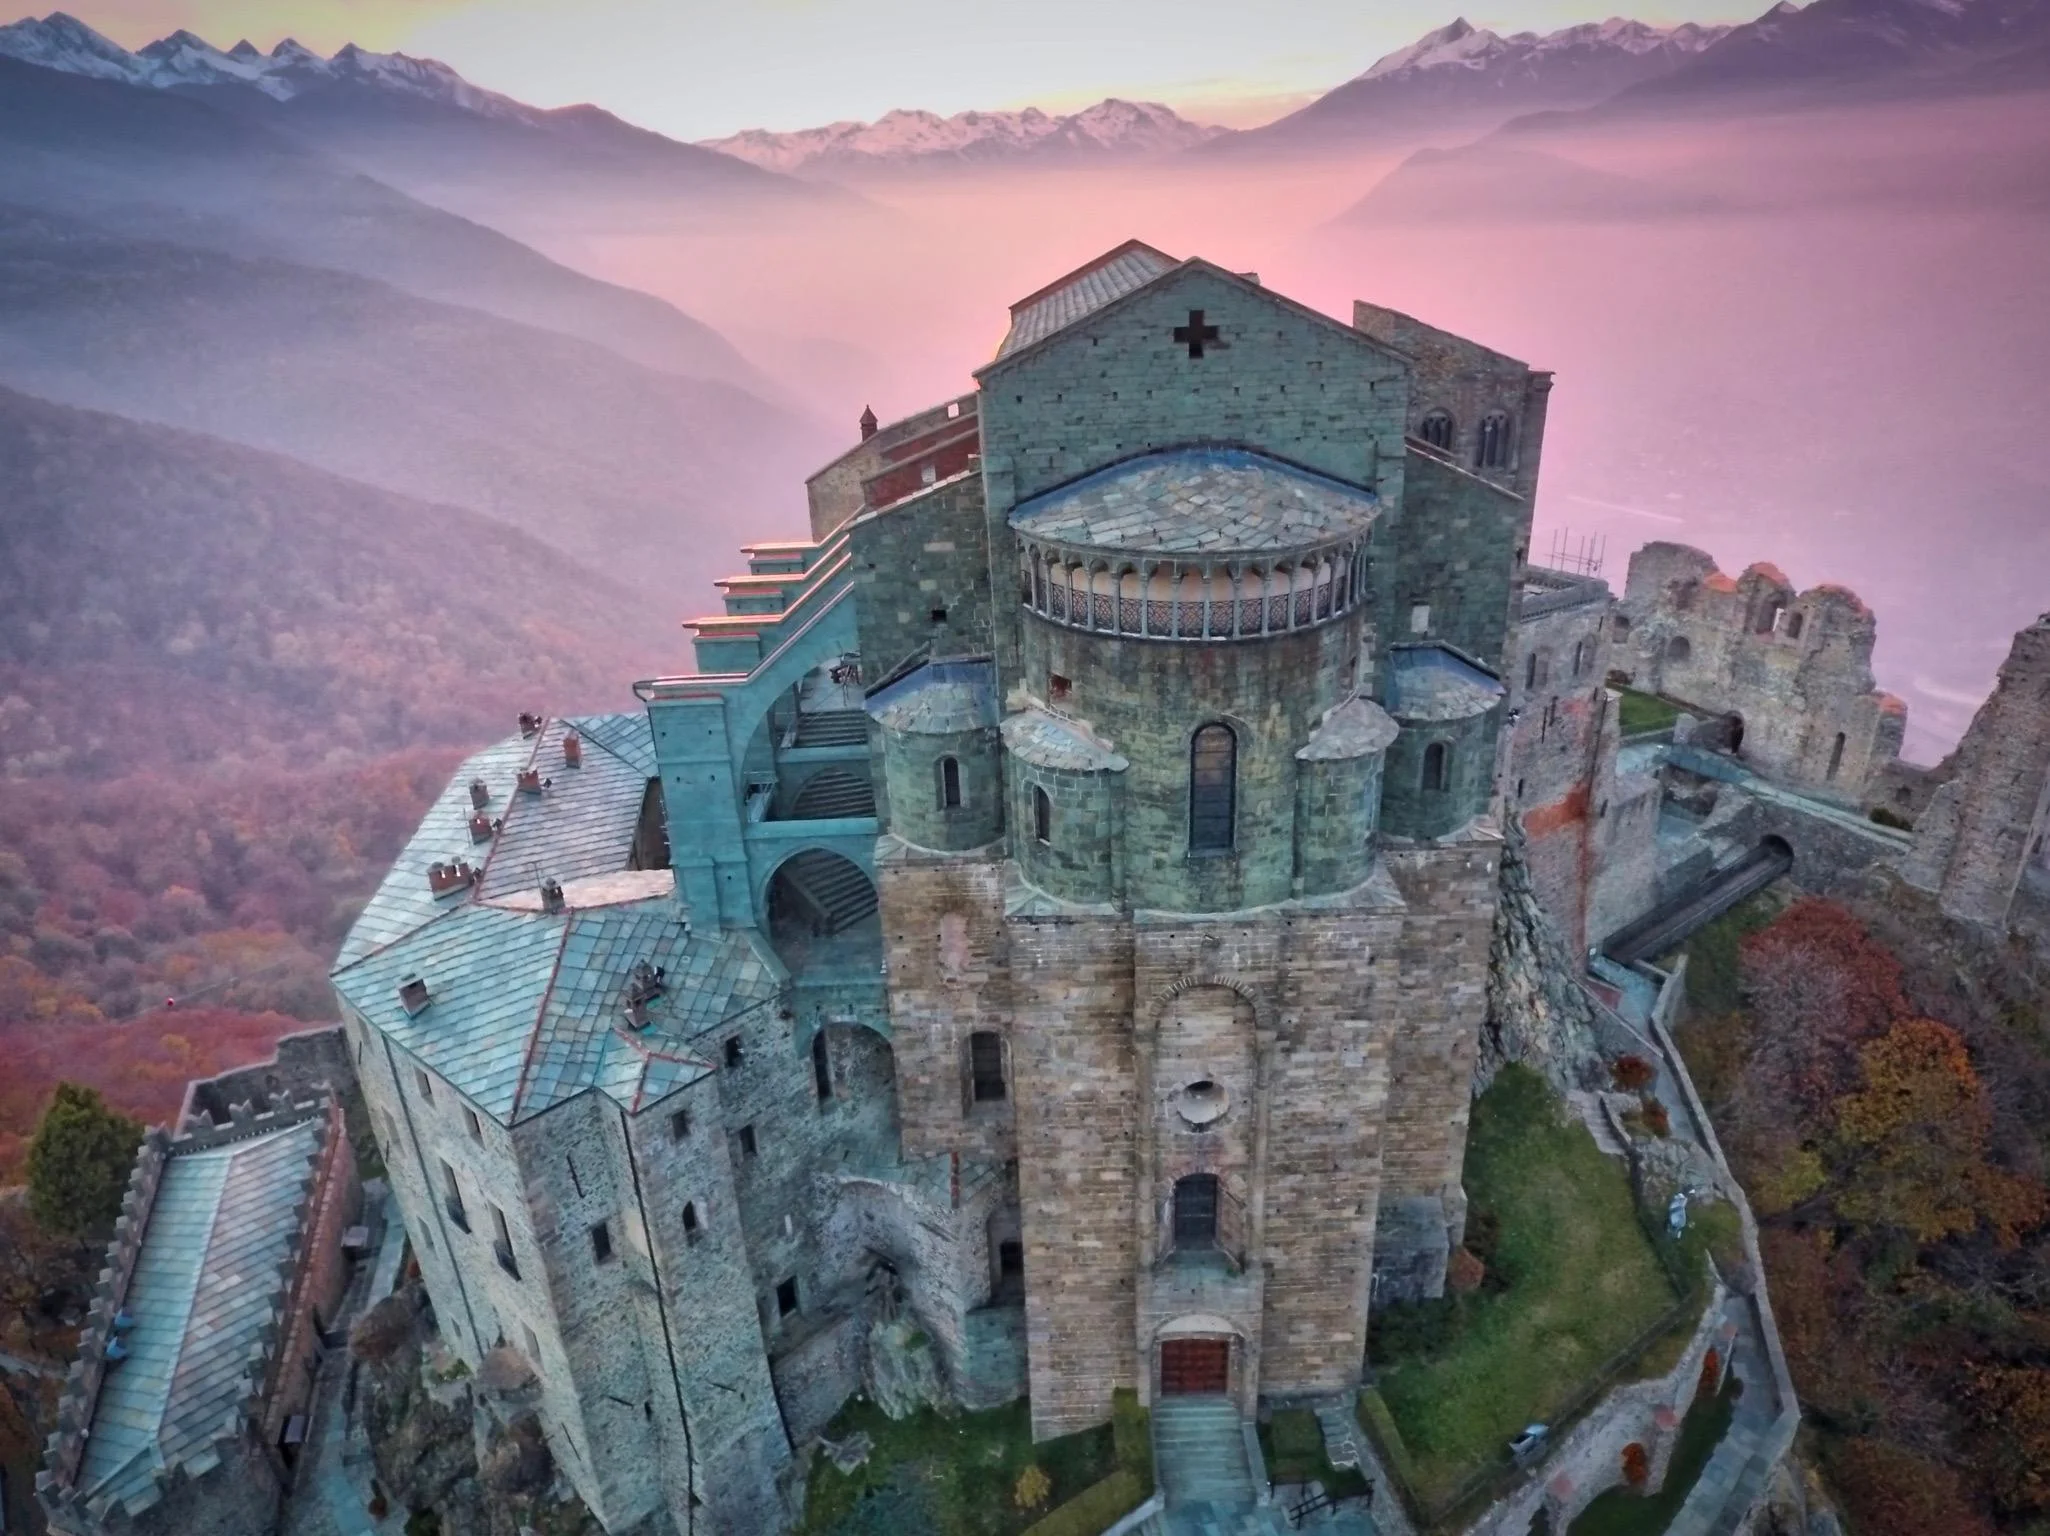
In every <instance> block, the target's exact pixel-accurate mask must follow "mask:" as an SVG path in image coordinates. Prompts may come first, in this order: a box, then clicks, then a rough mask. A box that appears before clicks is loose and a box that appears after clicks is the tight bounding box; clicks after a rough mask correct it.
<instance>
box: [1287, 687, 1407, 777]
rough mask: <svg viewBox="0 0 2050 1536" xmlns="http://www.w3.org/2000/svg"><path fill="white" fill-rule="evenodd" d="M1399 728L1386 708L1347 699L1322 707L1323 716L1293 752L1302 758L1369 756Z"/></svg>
mask: <svg viewBox="0 0 2050 1536" xmlns="http://www.w3.org/2000/svg"><path fill="white" fill-rule="evenodd" d="M1399 730H1400V728H1399V727H1398V726H1397V725H1396V723H1395V722H1394V721H1393V720H1391V719H1389V718H1388V712H1387V711H1386V710H1384V709H1383V708H1382V707H1381V706H1380V705H1378V704H1376V703H1375V702H1374V701H1373V700H1372V699H1361V698H1351V699H1347V700H1346V701H1345V702H1344V703H1343V704H1336V705H1333V706H1332V707H1331V708H1330V709H1327V710H1326V711H1324V718H1323V719H1322V720H1321V721H1319V722H1318V724H1317V729H1316V730H1314V731H1312V732H1311V733H1310V739H1309V741H1308V742H1307V743H1305V744H1304V746H1303V747H1302V748H1301V750H1299V751H1298V752H1297V753H1296V756H1297V757H1298V758H1300V759H1301V760H1303V761H1304V762H1330V761H1342V760H1344V759H1347V758H1355V757H1371V756H1372V755H1373V754H1374V753H1376V752H1385V751H1387V750H1388V744H1389V743H1390V742H1392V741H1394V740H1395V738H1396V736H1397V734H1398V733H1399Z"/></svg>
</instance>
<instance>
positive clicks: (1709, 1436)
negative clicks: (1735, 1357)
mask: <svg viewBox="0 0 2050 1536" xmlns="http://www.w3.org/2000/svg"><path fill="white" fill-rule="evenodd" d="M1743 1389H1744V1384H1743V1382H1741V1381H1739V1380H1738V1379H1737V1377H1736V1376H1735V1375H1734V1374H1732V1375H1729V1376H1727V1377H1725V1378H1724V1381H1723V1388H1722V1390H1721V1391H1720V1392H1718V1393H1716V1395H1715V1396H1714V1397H1712V1398H1699V1397H1697V1398H1696V1399H1695V1400H1694V1406H1693V1407H1691V1408H1689V1409H1688V1410H1687V1417H1686V1419H1685V1420H1684V1421H1683V1422H1682V1423H1681V1425H1680V1443H1679V1444H1678V1445H1677V1446H1675V1447H1674V1448H1673V1462H1672V1465H1671V1466H1669V1467H1668V1468H1666V1485H1665V1486H1664V1487H1663V1488H1661V1489H1660V1490H1659V1491H1658V1492H1657V1493H1653V1494H1644V1493H1639V1492H1637V1491H1636V1490H1635V1489H1633V1488H1627V1487H1622V1488H1611V1489H1610V1490H1609V1491H1608V1492H1607V1493H1603V1494H1600V1495H1598V1496H1597V1497H1596V1498H1595V1501H1594V1502H1593V1503H1592V1504H1590V1505H1588V1506H1587V1508H1586V1509H1584V1510H1582V1511H1581V1512H1580V1518H1579V1519H1578V1520H1575V1521H1574V1522H1573V1524H1572V1525H1571V1526H1569V1527H1567V1536H1660V1533H1661V1532H1663V1531H1664V1530H1665V1529H1666V1527H1668V1526H1669V1525H1671V1524H1672V1523H1673V1516H1675V1515H1677V1514H1678V1513H1679V1512H1680V1506H1681V1505H1682V1504H1685V1503H1686V1502H1687V1495H1688V1494H1689V1493H1690V1492H1692V1491H1693V1488H1694V1485H1695V1483H1697V1482H1699V1481H1700V1479H1701V1472H1702V1469H1703V1468H1704V1467H1706V1466H1707V1465H1708V1458H1709V1457H1711V1456H1713V1455H1714V1454H1715V1448H1716V1447H1717V1446H1718V1445H1720V1444H1722V1439H1723V1436H1724V1435H1725V1434H1727V1433H1728V1432H1729V1428H1730V1419H1731V1418H1732V1417H1733V1416H1734V1415H1735V1413H1736V1411H1737V1397H1738V1394H1739V1393H1741V1392H1742V1391H1743Z"/></svg>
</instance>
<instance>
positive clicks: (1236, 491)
mask: <svg viewBox="0 0 2050 1536" xmlns="http://www.w3.org/2000/svg"><path fill="white" fill-rule="evenodd" d="M1380 509H1381V503H1380V500H1379V498H1377V497H1376V496H1375V495H1374V493H1373V492H1372V491H1367V490H1362V489H1360V488H1359V487H1357V486H1352V485H1347V484H1345V483H1344V482H1343V481H1341V480H1333V479H1330V478H1328V477H1326V476H1324V475H1320V474H1317V473H1315V472H1314V471H1311V470H1307V469H1299V468H1297V467H1296V466H1295V465H1293V464H1284V463H1282V462H1281V461H1280V460H1278V459H1271V458H1268V457H1267V456H1266V455H1265V454H1260V453H1253V452H1250V451H1248V450H1246V449H1243V448H1170V449H1166V450H1165V451H1163V452H1160V453H1148V454H1142V455H1140V456H1139V457H1137V458H1132V459H1126V460H1124V461H1122V462H1121V463H1117V464H1112V465H1109V466H1107V467H1106V468H1103V469H1099V470H1097V471H1096V472H1095V473H1093V474H1089V475H1085V476H1083V477H1082V478H1081V479H1080V480H1075V481H1072V482H1070V483H1069V484H1067V485H1064V486H1060V487H1058V488H1057V489H1054V490H1051V491H1047V492H1045V493H1044V494H1042V495H1039V496H1035V497H1033V498H1031V499H1030V500H1029V501H1023V502H1020V503H1019V504H1018V507H1017V509H1016V510H1015V511H1013V512H1012V513H1011V519H1010V522H1011V526H1012V527H1013V528H1015V529H1017V530H1018V531H1019V532H1020V533H1023V534H1027V535H1029V536H1031V537H1033V538H1036V539H1044V540H1046V541H1047V542H1049V543H1055V544H1070V545H1081V546H1084V547H1087V548H1092V549H1123V550H1135V551H1136V550H1144V551H1147V552H1149V553H1154V554H1214V555H1220V556H1222V555H1231V554H1239V553H1259V552H1267V551H1273V550H1284V549H1304V548H1308V547H1310V546H1312V545H1316V544H1322V543H1325V542H1328V541H1330V540H1332V539H1338V538H1343V537H1346V536H1348V535H1357V534H1360V533H1363V532H1365V531H1366V529H1367V528H1368V527H1369V526H1370V525H1371V524H1372V523H1373V521H1374V518H1375V517H1376V516H1377V515H1378V514H1379V512H1380Z"/></svg>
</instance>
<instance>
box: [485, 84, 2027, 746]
mask: <svg viewBox="0 0 2050 1536" xmlns="http://www.w3.org/2000/svg"><path fill="white" fill-rule="evenodd" d="M1564 122H1566V123H1567V124H1568V125H1570V126H1568V127H1564V128H1560V127H1554V128H1552V129H1550V130H1548V131H1535V132H1534V131H1527V130H1526V131H1513V132H1506V133H1501V134H1497V135H1494V136H1492V137H1490V138H1488V139H1485V140H1483V141H1481V142H1480V143H1479V144H1478V145H1476V146H1474V147H1472V148H1468V149H1464V150H1461V151H1459V152H1457V153H1453V154H1449V155H1434V156H1427V157H1425V158H1423V159H1421V160H1417V161H1410V160H1409V159H1408V156H1409V153H1410V149H1411V146H1389V147H1387V148H1385V149H1384V150H1382V151H1381V152H1379V153H1375V154H1371V155H1361V156H1358V157H1355V158H1351V159H1335V160H1324V161H1295V162H1280V163H1277V162H1271V161H1270V162H1262V163H1252V164H1247V163H1240V162H1239V161H1238V160H1237V159H1235V158H1233V157H1230V156H1203V155H1193V156H1187V157H1183V158H1182V159H1180V160H1178V161H1175V162H1171V163H1168V164H1166V165H1160V164H1155V165H1152V166H1149V167H1145V168H1143V169H1137V170H1134V169H1123V170H1117V169H1073V170H1065V171H1059V172H1045V171H1042V172H1033V173H1021V172H1015V171H1014V172H1010V173H981V174H973V175H971V174H955V175H951V176H934V175H925V176H920V177H908V178H905V179H902V180H898V181H885V182H868V183H864V184H863V185H862V187H861V188H860V191H861V193H862V195H863V197H864V198H865V199H866V200H867V203H866V205H865V206H862V207H858V208H855V209H853V210H851V211H843V212H834V213H831V214H829V215H801V216H792V217H789V218H786V219H784V220H783V221H782V222H781V223H780V224H773V225H770V224H761V223H757V224H754V225H751V226H749V227H746V228H733V227H728V228H726V229H724V230H721V231H718V232H712V233H708V232H707V231H706V230H705V229H704V228H703V227H702V223H701V221H700V227H698V228H694V229H686V228H683V227H682V223H681V220H677V221H674V224H673V225H672V221H671V220H669V219H668V218H667V217H666V216H665V213H664V211H663V210H662V209H660V208H637V209H633V210H631V211H628V212H620V213H617V214H616V215H615V216H613V217H610V218H607V219H603V220H600V221H597V222H594V221H593V220H592V218H591V217H590V210H589V208H588V206H586V207H583V208H580V209H577V210H574V211H571V210H566V209H551V208H549V207H546V206H534V205H528V206H525V207H522V208H520V209H515V210H504V211H501V212H500V213H499V215H498V217H497V219H496V222H500V223H502V224H503V225H505V226H506V227H507V228H508V229H509V231H510V232H511V233H513V234H515V235H517V236H519V237H520V238H522V239H526V240H529V241H530V242H532V243H534V244H537V245H539V246H541V247H542V248H543V249H544V250H546V251H547V252H548V253H549V254H551V255H553V256H555V257H557V258H558V259H560V260H563V261H565V262H568V263H570V264H572V265H575V266H579V267H581V268H583V269H584V270H586V271H589V272H592V273H594V274H596V275H599V276H603V277H606V278H610V279H613V280H615V281H619V282H623V283H628V284H631V285H634V286H637V287H641V288H645V289H647V290H649V291H651V292H654V293H657V294H660V295H662V296H663V297H665V298H669V299H671V300H672V301H674V302H675V303H677V304H678V305H680V306H681V307H683V308H685V309H686V310H688V311H689V312H690V313H692V314H694V315H696V316H698V317H700V318H702V319H704V320H706V321H708V322H710V323H711V324H713V325H714V326H717V327H718V328H719V329H720V330H722V331H723V332H725V333H726V334H727V335H728V336H730V337H731V338H732V339H733V340H734V341H735V342H737V343H738V344H739V345H740V346H741V347H742V348H743V349H744V350H746V351H748V352H749V353H750V355H751V356H752V357H753V358H754V359H755V360H756V361H757V362H758V363H760V364H761V365H762V366H763V367H764V368H765V369H767V370H768V371H769V372H771V373H772V374H774V375H775V376H776V377H777V378H778V379H779V380H780V381H781V382H782V383H783V384H784V385H785V386H786V387H787V388H788V389H790V390H791V392H792V393H793V394H794V395H795V396H796V397H797V398H799V399H800V400H801V401H802V402H803V403H804V404H806V405H808V406H810V407H811V408H813V409H814V410H816V411H818V412H820V413H822V414H823V415H825V416H826V417H827V418H828V419H829V420H831V421H833V422H835V423H844V424H845V425H846V427H847V430H848V432H849V435H850V440H851V434H852V428H853V422H854V418H855V417H856V415H857V414H858V413H859V412H860V410H861V408H862V406H863V405H864V404H872V405H873V406H874V407H875V409H876V411H877V412H878V413H879V414H880V415H882V416H883V417H884V419H885V420H887V419H889V418H890V417H891V416H892V415H893V414H897V413H902V412H905V411H909V410H912V409H916V408H918V407H920V406H923V405H926V404H929V403H931V402H933V401H935V400H937V399H940V398H943V397H944V396H946V395H947V394H948V393H950V392H956V391H960V390H964V389H966V388H969V387H971V380H970V377H969V375H970V372H971V370H972V369H973V368H974V367H976V366H978V365H979V364H980V363H982V362H983V361H986V360H987V359H988V358H989V357H990V355H991V354H992V352H993V351H994V349H995V346H996V344H997V341H998V339H999V338H1000V337H1001V335H1002V334H1003V330H1004V326H1005V323H1006V307H1007V305H1008V304H1009V303H1010V302H1011V301H1013V300H1015V299H1017V298H1018V297H1020V296H1022V295H1023V294H1025V293H1028V292H1030V291H1031V290H1033V289H1035V288H1037V287H1039V286H1041V285H1042V284H1044V283H1045V282H1047V281H1048V280H1049V279H1051V278H1052V277H1055V276H1057V275H1059V274H1060V273H1061V272H1063V271H1065V270H1067V269H1069V268H1071V267H1073V266H1075V265H1077V264H1079V263H1081V262H1083V261H1085V260H1087V259H1088V258H1089V257H1091V256H1093V255H1095V254H1096V253H1098V252H1099V251H1101V250H1103V249H1104V248H1106V247H1108V246H1110V245H1112V244H1114V243H1116V242H1117V241H1119V240H1122V239H1125V238H1127V237H1129V236H1133V235H1137V236H1140V237H1142V238H1144V239H1147V240H1149V241H1151V242H1153V243H1154V244H1157V245H1159V246H1161V247H1162V248H1163V249H1165V250H1168V251H1169V252H1171V253H1174V254H1176V255H1188V254H1198V253H1200V254H1202V255H1204V256H1206V257H1208V258H1210V259H1212V260H1215V261H1218V262H1219V263H1221V264H1223V265H1226V266H1230V267H1232V268H1234V269H1238V270H1245V271H1256V272H1258V273H1259V274H1260V275H1261V277H1262V280H1263V281H1265V282H1266V283H1268V284H1269V285H1270V286H1272V287H1275V288H1278V289H1281V290H1283V291H1285V292H1287V293H1289V294H1291V295H1292V296H1295V297H1298V298H1301V299H1303V300H1306V301H1308V302H1310V303H1312V304H1314V305H1316V306H1317V307H1319V308H1321V309H1323V310H1325V311H1326V312H1328V313H1331V314H1333V315H1337V316H1340V317H1345V316H1347V315H1349V313H1350V303H1351V300H1352V298H1353V297H1355V296H1361V297H1371V298H1373V299H1374V300H1376V301H1377V302H1380V303H1384V304H1390V305H1393V306H1395V307H1397V308H1399V309H1403V310H1406V311H1409V312H1411V313H1414V314H1416V315H1418V316H1420V317H1422V318H1424V319H1427V320H1429V321H1431V322H1433V323H1435V324H1439V325H1443V326H1447V327H1449V328H1451V329H1454V330H1457V331H1459V332H1461V333H1463V334H1465V335H1468V336H1471V337H1473V338H1474V339H1476V340H1478V341H1481V342H1483V343H1485V344H1487V345H1489V346H1493V347H1496V348H1499V349H1500V350H1502V351H1505V352H1509V353H1512V354H1514V355H1516V356H1518V357H1521V358H1523V359H1525V360H1527V361H1529V362H1531V363H1532V364H1534V365H1536V366H1539V367H1544V368H1550V369H1553V370H1556V373H1557V383H1556V387H1555V389H1554V393H1553V396H1552V412H1551V419H1550V424H1549V427H1548V431H1547V437H1546V444H1545V449H1546V456H1545V469H1544V483H1543V489H1542V491H1541V493H1540V498H1539V504H1538V507H1537V509H1536V521H1537V533H1536V537H1535V539H1534V541H1533V549H1534V550H1535V551H1536V552H1537V554H1538V555H1539V556H1540V557H1542V556H1543V555H1544V554H1545V552H1546V551H1547V550H1548V548H1549V547H1550V545H1551V540H1552V538H1553V537H1554V535H1555V534H1560V533H1565V534H1568V535H1570V536H1571V537H1572V538H1573V539H1575V540H1578V539H1579V538H1581V537H1583V536H1592V537H1597V538H1600V539H1603V540H1605V541H1606V565H1605V568H1604V574H1605V575H1606V576H1607V577H1608V578H1609V579H1610V581H1611V582H1612V584H1614V585H1616V586H1617V587H1618V588H1620V586H1621V583H1622V579H1623V575H1624V572H1625V569H1626V566H1627V561H1628V556H1629V553H1630V551H1631V550H1632V549H1633V548H1635V547H1636V546H1638V545H1639V544H1641V543H1643V542H1645V541H1646V540H1648V539H1655V538H1662V539H1679V540H1684V541H1686V542H1690V543H1695V544H1699V545H1702V546H1704V547H1706V548H1707V549H1708V550H1710V551H1711V552H1712V553H1713V554H1714V555H1715V556H1716V557H1717V558H1718V559H1719V560H1720V561H1721V562H1723V564H1724V565H1725V568H1727V569H1730V570H1732V571H1735V570H1739V569H1741V568H1742V567H1743V566H1744V565H1745V564H1748V563H1749V562H1751V561H1754V560H1772V561H1774V562H1776V563H1777V564H1779V565H1780V566H1782V567H1783V568H1784V569H1785V570H1786V571H1787V572H1788V574H1789V575H1790V576H1792V578H1793V579H1794V580H1795V581H1796V582H1797V583H1798V584H1800V585H1802V586H1808V585H1812V584H1815V583H1817V582H1822V581H1834V582H1840V583H1843V584H1846V585H1849V586H1851V587H1853V588H1855V589H1856V590H1857V591H1859V592H1860V593H1861V594H1862V595H1863V596H1864V597H1865V598H1866V599H1867V601H1868V602H1870V603H1871V604H1872V605H1873V607H1874V608H1875V609H1876V610H1877V612H1878V614H1879V619H1880V647H1879V654H1878V671H1879V675H1880V682H1881V684H1882V686H1884V687H1887V688H1889V689H1891V690H1893V691H1894V692H1896V693H1899V694H1900V695H1902V696H1903V697H1904V698H1905V699H1907V700H1908V702H1909V706H1910V727H1909V738H1908V753H1909V755H1910V756H1912V757H1915V758H1918V759H1921V760H1925V761H1928V760H1933V759H1934V758H1935V757H1936V756H1938V755H1940V753H1941V752H1942V751H1944V750H1946V749H1947V748H1948V746H1949V745H1950V744H1951V743H1952V742H1953V741H1954V740H1955V738H1956V736H1957V735H1958V733H1959V732H1960V731H1961V730H1962V729H1963V726H1964V725H1965V723H1966V722H1967V721H1968V720H1969V718H1970V715H1971V711H1972V709H1973V708H1974V707H1975V706H1976V704H1977V702H1978V700H1979V699H1980V698H1982V697H1983V696H1984V694H1985V692H1986V690H1987V688H1988V687H1989V686H1990V684H1991V681H1992V676H1993V672H1994V669H1995V667H1996V666H1997V665H1998V663H1999V661H2000V659H2001V657H2002V656H2004V655H2005V653H2006V648H2007V643H2008V639H2009V636H2010V635H2011V633H2012V631H2013V630H2015V629H2016V628H2017V627H2019V626H2020V625H2022V624H2024V623H2026V622H2028V621H2029V620H2030V619H2032V618H2033V617H2034V616H2035V615H2036V614H2038V613H2039V612H2041V611H2042V610H2044V609H2045V608H2046V607H2050V581H2046V579H2045V577H2046V572H2050V448H2046V446H2045V442H2046V438H2045V431H2044V423H2045V421H2046V418H2050V384H2046V381H2045V361H2044V360H2045V359H2050V297H2046V294H2045V285H2044V275H2045V274H2046V273H2050V97H2045V96H2042V95H2037V96H2019V97H2008V98H1996V99H1983V98H1982V99H1976V100H1955V101H1946V102H1935V103H1929V102H1923V103H1918V104H1876V105H1868V106H1864V107H1859V108H1856V109H1843V110H1836V111H1832V112H1826V113H1824V112H1810V113H1789V114H1785V115H1779V116H1770V115H1760V116H1751V117H1746V118H1743V119H1741V120H1738V121H1734V122H1705V121H1695V122H1683V121H1671V120H1666V121H1660V122H1651V121H1646V120H1642V119H1629V118H1613V119H1607V120H1604V119H1603V118H1601V117H1599V116H1590V115H1588V114H1580V115H1578V116H1577V117H1576V118H1570V119H1565V120H1564ZM1447 147H1451V146H1447ZM1363 200H1364V201H1363ZM806 467H807V466H797V465H793V466H792V473H793V474H802V473H803V472H804V469H805V468H806ZM774 520H775V521H777V522H778V523H779V524H780V523H784V522H787V520H788V513H787V511H783V512H781V513H780V514H779V515H778V516H777V517H776V518H775V519H774ZM766 531H768V530H766V529H763V528H760V527H758V526H755V525H752V524H751V523H750V520H749V517H748V515H747V513H746V512H745V510H744V509H735V513H734V516H733V526H732V538H733V541H734V542H735V543H736V544H737V543H739V542H740V541H741V540H742V539H743V538H745V537H748V536H750V535H754V534H758V533H761V532H766ZM778 531H788V530H787V529H781V528H779V530H778Z"/></svg>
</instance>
